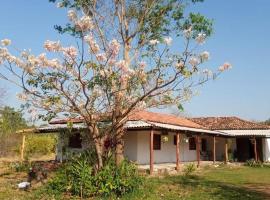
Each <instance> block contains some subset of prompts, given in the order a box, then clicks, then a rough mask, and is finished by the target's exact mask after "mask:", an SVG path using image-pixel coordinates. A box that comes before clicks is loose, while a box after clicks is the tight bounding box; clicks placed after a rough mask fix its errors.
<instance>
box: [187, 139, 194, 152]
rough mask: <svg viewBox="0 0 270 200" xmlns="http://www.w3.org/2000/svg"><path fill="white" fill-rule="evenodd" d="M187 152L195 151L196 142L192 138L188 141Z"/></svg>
mask: <svg viewBox="0 0 270 200" xmlns="http://www.w3.org/2000/svg"><path fill="white" fill-rule="evenodd" d="M188 143H189V150H196V141H195V138H194V137H191V138H189V139H188Z"/></svg>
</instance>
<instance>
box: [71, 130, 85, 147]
mask: <svg viewBox="0 0 270 200" xmlns="http://www.w3.org/2000/svg"><path fill="white" fill-rule="evenodd" d="M68 147H70V148H78V149H79V148H82V138H81V134H80V133H73V134H72V135H71V136H70V137H69V144H68Z"/></svg>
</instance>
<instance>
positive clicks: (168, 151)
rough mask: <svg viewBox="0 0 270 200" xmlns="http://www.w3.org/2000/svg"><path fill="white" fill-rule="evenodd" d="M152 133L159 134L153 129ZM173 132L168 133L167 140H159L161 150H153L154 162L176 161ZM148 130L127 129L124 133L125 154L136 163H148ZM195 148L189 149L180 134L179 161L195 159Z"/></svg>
mask: <svg viewBox="0 0 270 200" xmlns="http://www.w3.org/2000/svg"><path fill="white" fill-rule="evenodd" d="M154 134H161V132H160V131H154ZM174 135H175V133H169V134H168V139H169V140H168V141H167V142H161V150H154V163H169V162H176V145H174V141H173V139H174ZM186 139H187V138H186ZM149 143H150V131H129V132H127V134H126V135H125V148H124V154H125V156H126V157H127V158H128V159H129V160H132V161H135V162H137V163H138V164H149V160H150V147H149ZM196 159H197V157H196V150H189V144H188V142H186V140H185V136H184V135H180V161H196Z"/></svg>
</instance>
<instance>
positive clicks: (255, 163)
mask: <svg viewBox="0 0 270 200" xmlns="http://www.w3.org/2000/svg"><path fill="white" fill-rule="evenodd" d="M245 166H248V167H263V166H264V165H263V163H262V162H260V161H256V160H254V159H250V160H247V161H246V163H245Z"/></svg>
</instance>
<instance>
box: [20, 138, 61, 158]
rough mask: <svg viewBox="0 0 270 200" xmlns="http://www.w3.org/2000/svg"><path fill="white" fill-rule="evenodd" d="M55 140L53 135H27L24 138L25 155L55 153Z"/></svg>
mask: <svg viewBox="0 0 270 200" xmlns="http://www.w3.org/2000/svg"><path fill="white" fill-rule="evenodd" d="M55 144H56V138H55V136H54V135H28V136H27V137H26V145H25V155H26V157H31V156H33V155H48V154H51V153H53V152H54V151H55Z"/></svg>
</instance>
